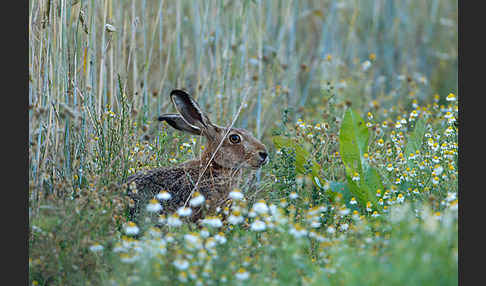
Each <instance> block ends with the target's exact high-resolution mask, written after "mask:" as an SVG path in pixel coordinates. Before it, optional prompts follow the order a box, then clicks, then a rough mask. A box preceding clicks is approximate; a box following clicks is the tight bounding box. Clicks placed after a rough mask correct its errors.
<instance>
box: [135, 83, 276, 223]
mask: <svg viewBox="0 0 486 286" xmlns="http://www.w3.org/2000/svg"><path fill="white" fill-rule="evenodd" d="M171 99H172V102H173V103H174V105H175V107H176V109H177V111H178V112H179V114H166V115H162V116H160V117H159V120H160V121H166V122H167V123H168V124H169V125H171V126H172V127H174V128H176V129H178V130H181V131H184V132H188V133H191V134H193V135H202V136H204V137H206V139H207V144H206V145H207V146H206V148H205V149H204V151H203V153H202V155H201V158H200V159H198V160H190V161H186V162H184V163H182V164H180V165H176V166H173V167H167V168H158V169H154V170H150V171H148V172H146V173H138V174H135V175H133V176H131V177H129V178H128V179H127V181H126V183H127V184H128V185H129V186H130V185H132V186H133V184H135V186H136V188H135V191H134V190H133V189H131V188H129V190H128V195H129V196H130V198H131V199H133V201H134V202H135V205H134V207H132V208H131V209H130V213H131V215H132V217H136V216H137V215H138V214H139V212H140V210H141V208H143V207H145V206H146V205H147V203H148V202H149V200H150V199H153V198H155V196H156V195H157V194H158V193H159V192H160V191H163V190H165V191H167V192H169V193H170V195H171V198H170V199H169V200H167V201H163V203H162V206H163V209H162V212H163V213H168V214H169V213H173V212H175V211H177V209H178V208H180V207H182V206H186V207H189V203H188V201H189V199H190V198H191V195H192V194H193V193H194V192H196V191H197V192H199V193H200V194H202V195H203V196H204V198H205V202H204V204H203V205H202V206H198V207H195V208H192V216H191V220H192V221H197V220H198V219H199V218H201V216H202V214H203V213H202V208H201V207H204V208H205V209H206V211H207V213H214V212H215V211H216V209H218V208H221V209H222V208H224V205H225V203H226V202H227V201H228V193H229V192H230V191H231V190H232V189H233V188H235V187H236V186H237V185H238V184H239V183H240V181H241V174H242V170H241V169H242V168H250V169H257V168H260V167H261V166H262V165H263V164H265V163H266V162H267V161H268V158H267V151H266V148H265V145H263V144H262V143H261V142H260V141H259V140H257V139H256V138H255V137H253V135H252V134H251V133H250V132H249V131H247V130H245V129H241V128H230V129H229V130H228V129H227V128H225V127H220V126H217V125H214V124H212V123H211V121H210V120H209V118H208V117H207V116H206V115H205V114H204V113H203V112H202V111H201V110H200V109H199V106H198V105H197V103H196V102H195V101H194V100H193V99H192V98H191V97H190V96H189V95H188V94H187V93H186V92H184V91H182V90H173V91H172V92H171ZM230 136H232V137H231V138H230ZM235 139H238V140H235Z"/></svg>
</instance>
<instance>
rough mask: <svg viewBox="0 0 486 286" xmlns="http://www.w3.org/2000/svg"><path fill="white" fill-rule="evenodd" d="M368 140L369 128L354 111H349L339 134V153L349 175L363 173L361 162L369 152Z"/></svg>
mask: <svg viewBox="0 0 486 286" xmlns="http://www.w3.org/2000/svg"><path fill="white" fill-rule="evenodd" d="M368 139H369V134H368V127H366V125H365V122H364V120H363V119H362V118H361V117H360V116H359V115H358V114H357V113H356V112H354V111H353V110H352V109H348V110H347V111H346V114H345V115H344V119H343V122H342V124H341V130H340V132H339V142H340V143H339V151H340V153H341V159H342V161H343V163H344V166H345V167H346V172H347V173H349V174H351V175H352V174H353V173H354V172H357V173H359V174H361V173H362V165H361V161H362V158H363V154H364V153H366V151H367V150H368Z"/></svg>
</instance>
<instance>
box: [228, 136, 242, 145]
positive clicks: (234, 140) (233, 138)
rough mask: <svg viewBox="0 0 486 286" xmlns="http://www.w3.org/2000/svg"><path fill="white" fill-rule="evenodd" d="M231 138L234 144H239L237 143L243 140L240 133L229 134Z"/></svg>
mask: <svg viewBox="0 0 486 286" xmlns="http://www.w3.org/2000/svg"><path fill="white" fill-rule="evenodd" d="M229 140H230V142H231V143H233V144H237V143H240V142H241V138H240V135H238V134H231V135H230V136H229Z"/></svg>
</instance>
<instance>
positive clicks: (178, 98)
mask: <svg viewBox="0 0 486 286" xmlns="http://www.w3.org/2000/svg"><path fill="white" fill-rule="evenodd" d="M170 98H171V99H172V102H173V103H174V106H175V108H176V109H177V111H178V112H179V114H180V115H181V118H182V119H183V120H184V121H185V122H186V123H187V124H188V125H189V126H190V127H192V128H195V129H199V130H201V131H202V133H203V134H205V135H206V136H207V137H215V136H216V135H217V133H218V128H217V127H216V126H215V125H213V124H212V123H211V121H210V120H209V118H208V117H207V116H206V115H205V114H204V112H202V110H201V108H199V105H198V104H197V102H196V101H194V100H193V99H192V97H191V96H190V95H189V94H187V93H186V92H185V91H183V90H179V89H175V90H173V91H171V93H170Z"/></svg>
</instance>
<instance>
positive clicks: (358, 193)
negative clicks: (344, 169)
mask: <svg viewBox="0 0 486 286" xmlns="http://www.w3.org/2000/svg"><path fill="white" fill-rule="evenodd" d="M346 179H347V181H348V187H349V191H350V192H351V194H352V195H353V196H354V197H355V198H356V199H357V200H358V202H359V204H360V206H365V205H366V202H367V201H368V197H369V195H368V191H367V189H366V188H362V187H360V186H359V185H358V184H357V183H356V182H354V181H353V180H352V179H351V176H346Z"/></svg>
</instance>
